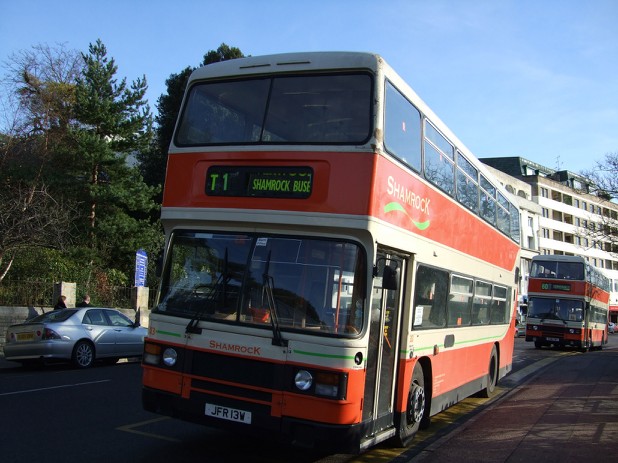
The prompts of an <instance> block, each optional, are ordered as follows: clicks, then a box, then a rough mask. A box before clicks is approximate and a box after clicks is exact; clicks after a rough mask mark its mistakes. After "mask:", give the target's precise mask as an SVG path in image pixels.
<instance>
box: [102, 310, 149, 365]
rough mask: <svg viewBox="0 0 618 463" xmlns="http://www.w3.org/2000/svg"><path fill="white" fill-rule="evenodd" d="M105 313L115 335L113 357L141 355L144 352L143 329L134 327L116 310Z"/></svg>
mask: <svg viewBox="0 0 618 463" xmlns="http://www.w3.org/2000/svg"><path fill="white" fill-rule="evenodd" d="M105 313H106V314H107V317H108V318H109V321H110V324H111V328H112V330H113V331H114V333H115V335H116V338H115V340H116V345H115V347H114V352H115V355H116V356H118V357H131V356H137V355H142V351H143V350H144V329H143V328H141V327H136V326H135V324H134V323H133V322H132V321H131V320H130V319H129V318H128V317H126V316H125V315H123V314H122V313H120V312H118V311H116V310H111V309H107V310H105Z"/></svg>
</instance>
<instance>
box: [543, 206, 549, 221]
mask: <svg viewBox="0 0 618 463" xmlns="http://www.w3.org/2000/svg"><path fill="white" fill-rule="evenodd" d="M543 217H545V218H546V219H549V209H547V208H546V207H544V208H543Z"/></svg>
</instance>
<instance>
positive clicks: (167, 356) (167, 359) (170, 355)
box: [163, 347, 178, 367]
mask: <svg viewBox="0 0 618 463" xmlns="http://www.w3.org/2000/svg"><path fill="white" fill-rule="evenodd" d="M177 358H178V353H177V352H176V349H173V348H171V347H168V348H167V349H165V350H164V351H163V363H164V364H165V365H166V366H168V367H173V366H174V365H176V359H177Z"/></svg>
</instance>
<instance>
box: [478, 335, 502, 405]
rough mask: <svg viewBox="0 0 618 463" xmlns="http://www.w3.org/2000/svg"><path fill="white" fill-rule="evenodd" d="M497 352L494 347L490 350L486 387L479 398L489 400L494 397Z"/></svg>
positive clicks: (496, 380)
mask: <svg viewBox="0 0 618 463" xmlns="http://www.w3.org/2000/svg"><path fill="white" fill-rule="evenodd" d="M498 367H499V365H498V352H497V351H496V346H493V347H492V348H491V355H490V356H489V369H488V371H487V387H486V388H485V389H482V390H481V391H480V392H479V396H480V397H484V398H486V399H489V398H490V397H493V396H494V395H496V386H497V385H498Z"/></svg>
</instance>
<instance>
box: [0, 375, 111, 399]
mask: <svg viewBox="0 0 618 463" xmlns="http://www.w3.org/2000/svg"><path fill="white" fill-rule="evenodd" d="M110 381H111V379H103V380H101V381H89V382H86V383H76V384H63V385H61V386H52V387H42V388H39V389H27V390H25V391H15V392H1V393H0V397H1V396H5V395H16V394H30V393H31V392H41V391H50V390H52V389H62V388H65V387H80V386H89V385H91V384H100V383H108V382H110Z"/></svg>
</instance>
